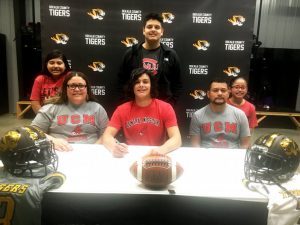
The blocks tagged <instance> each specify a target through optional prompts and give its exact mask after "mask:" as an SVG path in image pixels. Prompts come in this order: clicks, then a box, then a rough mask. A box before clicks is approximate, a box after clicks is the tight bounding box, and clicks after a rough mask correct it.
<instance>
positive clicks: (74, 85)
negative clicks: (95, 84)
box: [67, 84, 86, 90]
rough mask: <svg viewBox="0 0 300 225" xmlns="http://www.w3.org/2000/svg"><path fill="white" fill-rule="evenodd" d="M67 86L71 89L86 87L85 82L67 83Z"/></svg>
mask: <svg viewBox="0 0 300 225" xmlns="http://www.w3.org/2000/svg"><path fill="white" fill-rule="evenodd" d="M67 87H68V88H70V89H71V90H75V89H76V88H78V89H79V90H83V89H85V88H86V85H85V84H67Z"/></svg>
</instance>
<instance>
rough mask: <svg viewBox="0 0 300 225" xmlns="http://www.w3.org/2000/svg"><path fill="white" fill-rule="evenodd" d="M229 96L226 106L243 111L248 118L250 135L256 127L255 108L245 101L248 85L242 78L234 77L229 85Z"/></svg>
mask: <svg viewBox="0 0 300 225" xmlns="http://www.w3.org/2000/svg"><path fill="white" fill-rule="evenodd" d="M229 86H230V91H231V96H230V98H229V99H228V102H227V103H228V104H230V105H233V106H235V107H237V108H239V109H241V110H243V111H244V112H245V114H246V116H247V118H248V122H249V128H250V131H251V133H253V129H254V128H255V127H257V126H258V123H257V118H256V111H255V106H254V105H253V104H252V103H250V102H249V101H247V100H246V99H245V96H246V94H247V92H248V83H247V81H246V79H245V78H243V77H234V78H233V79H231V81H230V83H229Z"/></svg>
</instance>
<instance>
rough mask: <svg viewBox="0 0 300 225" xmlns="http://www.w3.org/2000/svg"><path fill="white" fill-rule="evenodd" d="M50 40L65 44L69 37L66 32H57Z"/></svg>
mask: <svg viewBox="0 0 300 225" xmlns="http://www.w3.org/2000/svg"><path fill="white" fill-rule="evenodd" d="M51 40H53V41H55V42H56V44H62V45H65V44H67V43H68V41H69V37H68V36H67V35H66V34H63V33H59V34H55V35H54V36H53V37H51Z"/></svg>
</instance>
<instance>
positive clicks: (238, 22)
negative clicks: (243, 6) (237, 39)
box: [228, 15, 246, 26]
mask: <svg viewBox="0 0 300 225" xmlns="http://www.w3.org/2000/svg"><path fill="white" fill-rule="evenodd" d="M228 21H229V22H230V23H232V25H233V26H243V24H244V22H245V21H246V18H245V17H243V16H241V15H234V16H232V17H231V18H229V19H228Z"/></svg>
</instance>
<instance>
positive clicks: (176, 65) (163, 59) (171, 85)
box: [118, 13, 182, 106]
mask: <svg viewBox="0 0 300 225" xmlns="http://www.w3.org/2000/svg"><path fill="white" fill-rule="evenodd" d="M162 25H163V19H162V17H161V16H160V15H159V14H156V13H150V14H147V15H146V16H145V18H144V20H143V35H144V37H145V41H144V42H143V43H141V44H136V45H133V46H132V47H131V48H130V49H128V50H127V51H126V53H125V55H124V57H123V62H122V64H121V68H120V72H119V74H118V80H119V85H120V86H121V88H122V89H124V86H125V85H126V83H127V81H128V80H129V78H130V74H131V71H132V70H133V69H135V68H139V67H143V68H145V69H147V70H151V71H152V72H153V74H154V75H155V76H156V78H157V83H158V91H159V96H158V98H159V99H161V100H164V101H166V102H168V103H170V104H172V105H173V106H174V105H175V103H176V101H177V99H178V97H179V94H180V91H181V89H182V82H181V71H180V62H179V58H178V55H177V53H176V52H175V50H174V49H171V48H169V47H168V46H166V45H164V44H162V43H161V42H160V41H161V37H162V35H163V32H164V28H163V26H162Z"/></svg>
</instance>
